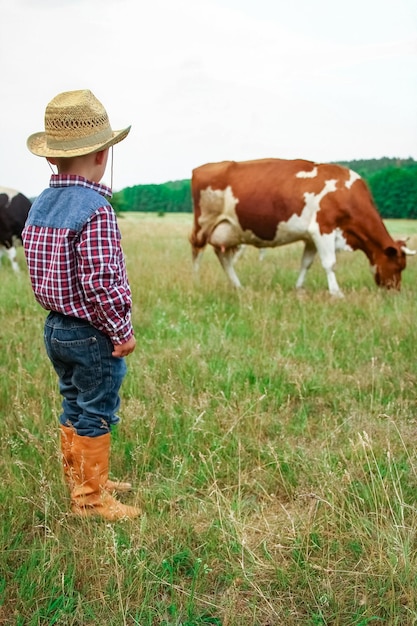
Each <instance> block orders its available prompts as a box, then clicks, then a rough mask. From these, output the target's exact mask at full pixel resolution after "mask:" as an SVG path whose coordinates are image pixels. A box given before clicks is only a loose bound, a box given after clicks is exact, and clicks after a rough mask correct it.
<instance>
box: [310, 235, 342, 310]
mask: <svg viewBox="0 0 417 626" xmlns="http://www.w3.org/2000/svg"><path fill="white" fill-rule="evenodd" d="M314 242H315V244H316V248H317V252H318V253H319V256H320V261H321V264H322V266H323V268H324V271H325V272H326V276H327V284H328V286H329V291H330V293H331V295H332V296H337V297H339V298H342V297H343V293H342V292H341V291H340V288H339V285H338V284H337V280H336V274H335V273H334V267H335V265H336V235H335V233H329V234H327V235H317V236H316V237H315V241H314Z"/></svg>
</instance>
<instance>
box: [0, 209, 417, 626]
mask: <svg viewBox="0 0 417 626" xmlns="http://www.w3.org/2000/svg"><path fill="white" fill-rule="evenodd" d="M120 226H121V229H122V233H123V245H124V249H125V254H126V257H127V264H128V271H129V276H130V281H131V285H132V290H133V296H134V322H135V329H136V336H137V342H138V343H137V349H136V351H135V352H134V353H133V354H132V355H131V356H130V357H128V366H129V372H128V376H127V378H126V380H125V381H124V383H123V387H122V407H121V412H120V415H121V417H122V422H121V424H120V426H119V427H118V429H117V430H116V431H115V432H114V435H113V439H112V457H111V471H112V474H113V475H115V476H117V477H119V478H121V479H126V478H129V479H131V480H132V481H133V482H134V485H135V492H134V494H130V495H128V496H126V497H125V500H126V501H127V502H129V503H136V504H138V505H140V506H141V507H142V509H143V515H142V516H141V517H140V518H139V519H138V520H134V521H131V522H127V521H126V522H125V521H124V522H119V523H116V524H108V523H106V522H105V521H100V520H92V519H86V520H80V519H74V518H73V517H71V515H70V514H69V512H68V511H69V498H68V494H67V492H66V490H65V486H64V482H63V478H62V473H61V466H60V458H59V451H58V424H57V417H58V415H59V411H60V398H59V396H58V393H57V381H56V378H55V375H54V373H53V372H52V370H51V366H50V364H49V362H48V360H47V358H46V355H45V351H44V348H43V339H42V333H43V321H44V317H45V312H44V311H42V310H41V309H40V308H39V307H38V306H37V304H36V303H35V302H34V299H33V296H32V292H31V289H30V286H29V283H28V277H27V274H26V270H25V267H24V260H23V253H22V250H21V249H19V262H20V264H21V267H22V272H21V275H20V276H19V277H18V278H16V276H14V274H13V273H12V272H11V269H10V267H8V266H7V264H6V263H4V264H3V266H2V267H1V268H0V272H1V281H0V311H1V320H2V323H1V327H0V339H1V352H0V419H1V430H0V470H1V472H0V476H1V481H0V508H1V531H0V541H1V551H0V624H7V625H16V626H35V625H36V626H37V625H42V626H52V625H54V624H57V625H65V626H70V625H71V626H80V625H83V626H92V625H96V624H100V625H102V624H103V625H104V624H105V625H106V626H107V625H110V626H120V625H129V626H131V625H132V626H133V625H140V626H154V625H164V626H174V625H175V626H177V625H178V626H179V625H183V626H197V625H207V624H215V625H218V626H219V625H222V626H249V625H254V626H255V625H256V626H271V625H273V626H275V625H277V626H278V625H279V626H281V625H283V626H296V625H297V626H299V625H303V626H304V625H305V626H322V625H326V626H330V625H331V626H336V625H340V626H365V625H368V624H384V625H387V624H388V625H390V626H394V625H395V626H411V625H413V624H417V542H416V527H417V506H416V494H417V455H416V444H415V439H416V382H417V380H416V379H417V360H416V358H415V346H416V345H417V326H416V302H417V281H416V276H417V259H416V258H414V257H410V258H409V259H408V267H407V269H406V271H405V272H404V274H403V287H402V291H401V293H388V292H384V291H381V290H379V289H378V288H377V287H376V286H375V285H374V283H373V279H372V276H371V273H370V271H369V265H368V261H367V259H366V258H365V257H364V255H362V254H361V253H360V252H356V253H353V254H347V253H346V254H341V255H340V256H339V257H338V266H337V269H336V272H337V278H338V281H339V284H340V286H341V288H342V289H343V291H344V293H345V298H344V299H332V298H331V297H330V296H329V295H328V293H327V286H326V279H325V276H324V272H323V270H322V268H321V266H320V263H319V262H316V264H315V265H314V266H313V268H312V270H311V271H310V274H309V276H308V278H307V282H306V288H305V291H304V292H303V293H302V294H297V293H296V292H295V290H294V284H295V281H296V278H297V274H298V267H299V263H300V258H301V247H300V245H298V244H295V245H293V246H289V247H286V248H281V249H277V250H271V251H269V252H268V254H267V256H266V258H265V259H264V260H263V261H262V262H260V261H259V260H258V257H257V253H256V251H255V250H253V249H248V250H247V252H246V253H245V255H244V256H243V257H242V258H241V259H240V260H239V261H238V266H237V271H238V274H239V276H240V278H241V281H242V283H243V285H244V289H243V290H241V291H239V292H236V291H235V290H233V289H232V288H230V287H229V285H228V283H227V280H226V277H225V275H224V273H223V271H222V269H221V267H220V264H219V263H218V261H217V259H216V258H215V255H214V254H213V252H212V251H211V250H209V249H208V250H207V252H206V253H205V256H204V258H203V260H202V264H201V271H200V277H199V280H196V279H195V277H194V276H193V272H192V267H191V251H190V246H189V244H188V241H187V236H188V233H189V230H190V228H191V216H189V215H187V216H184V215H182V216H172V215H167V216H166V217H164V218H157V217H155V216H146V217H144V216H138V215H129V216H127V217H123V218H122V219H120ZM388 227H389V229H390V231H391V232H392V233H394V234H395V235H396V236H400V235H410V240H409V242H408V245H409V247H417V245H416V244H417V235H416V234H417V228H416V223H415V222H407V223H405V222H398V223H397V222H389V223H388Z"/></svg>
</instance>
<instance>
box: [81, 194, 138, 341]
mask: <svg viewBox="0 0 417 626" xmlns="http://www.w3.org/2000/svg"><path fill="white" fill-rule="evenodd" d="M77 259H78V275H79V281H80V284H81V286H82V289H83V290H84V294H85V298H86V300H87V301H88V302H89V303H90V304H91V305H92V306H93V307H94V309H95V312H96V316H97V320H99V322H100V324H101V325H102V330H103V332H105V333H106V334H107V335H108V336H109V337H110V339H111V341H112V343H113V344H122V343H126V342H127V341H129V339H130V338H131V337H132V335H133V328H132V322H131V313H132V297H131V291H130V285H129V282H128V278H127V273H126V264H125V259H124V255H123V250H122V247H121V235H120V231H119V228H118V225H117V220H116V215H115V213H114V210H113V208H112V207H111V206H110V205H107V206H104V207H101V208H100V209H98V210H97V211H96V212H95V214H94V215H93V216H92V218H91V219H90V220H89V221H88V222H87V223H86V225H85V226H84V228H83V230H82V231H81V233H80V236H79V240H78V243H77Z"/></svg>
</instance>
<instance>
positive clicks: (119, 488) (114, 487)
mask: <svg viewBox="0 0 417 626" xmlns="http://www.w3.org/2000/svg"><path fill="white" fill-rule="evenodd" d="M74 433H75V430H74V429H73V428H72V427H71V426H64V425H63V424H61V453H62V464H63V468H64V477H65V481H66V483H67V485H68V487H69V489H70V491H72V487H73V482H74V481H73V479H72V477H71V467H72V442H73V436H74ZM105 489H106V491H108V492H109V493H113V492H114V491H115V492H117V493H127V492H128V491H131V490H132V484H131V483H124V482H121V481H120V480H110V479H109V478H108V479H107V481H106V485H105Z"/></svg>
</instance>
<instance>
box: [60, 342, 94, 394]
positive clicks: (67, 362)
mask: <svg viewBox="0 0 417 626" xmlns="http://www.w3.org/2000/svg"><path fill="white" fill-rule="evenodd" d="M51 348H52V352H53V355H52V362H53V363H54V366H55V369H56V371H57V374H58V376H60V377H61V376H62V375H63V373H64V371H66V372H68V369H69V370H71V379H72V383H73V384H74V385H75V387H76V388H77V389H79V390H80V391H81V392H86V391H91V390H92V389H94V388H95V387H97V386H98V385H101V383H102V380H103V371H102V362H101V353H100V345H99V342H98V340H97V337H95V336H90V337H86V338H84V339H73V340H70V341H67V340H61V339H57V338H56V337H54V338H52V340H51ZM61 368H62V372H60V369H61Z"/></svg>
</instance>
